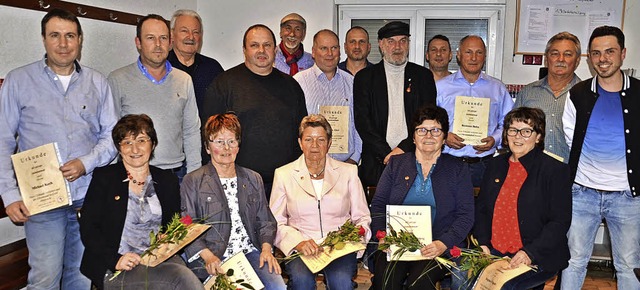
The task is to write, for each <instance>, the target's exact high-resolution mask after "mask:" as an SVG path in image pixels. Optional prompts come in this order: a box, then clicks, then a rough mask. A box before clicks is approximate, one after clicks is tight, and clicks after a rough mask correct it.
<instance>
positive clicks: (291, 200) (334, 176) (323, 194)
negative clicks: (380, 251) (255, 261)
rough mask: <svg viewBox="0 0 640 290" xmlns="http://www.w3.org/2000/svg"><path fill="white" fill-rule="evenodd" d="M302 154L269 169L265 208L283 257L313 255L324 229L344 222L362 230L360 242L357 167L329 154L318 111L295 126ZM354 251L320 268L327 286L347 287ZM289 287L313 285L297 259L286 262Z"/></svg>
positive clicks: (363, 209) (364, 210)
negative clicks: (270, 215) (270, 179)
mask: <svg viewBox="0 0 640 290" xmlns="http://www.w3.org/2000/svg"><path fill="white" fill-rule="evenodd" d="M298 132H299V134H298V135H299V138H298V143H299V144H300V149H302V153H303V154H302V156H300V158H298V160H296V161H293V162H291V163H289V164H287V165H285V166H282V167H280V168H278V169H276V171H275V177H274V180H273V190H272V191H271V201H270V205H269V206H270V207H271V211H272V212H273V215H274V216H275V218H276V220H277V222H278V232H277V235H276V246H277V247H278V248H280V250H282V251H283V252H284V253H285V254H286V255H287V256H288V255H291V254H292V253H294V252H298V253H301V254H302V255H306V256H309V255H316V254H318V253H319V252H320V251H321V250H322V249H320V248H319V246H318V244H320V243H321V242H322V240H323V239H324V238H325V237H326V235H327V233H329V232H330V231H335V230H337V229H338V228H339V227H340V226H342V225H343V224H344V223H345V222H346V221H347V220H351V221H352V222H353V223H354V224H355V225H356V226H361V227H363V228H364V229H365V231H366V232H365V240H364V241H363V242H366V241H368V240H369V238H368V237H370V236H371V230H370V229H369V223H370V222H371V217H370V216H369V208H368V207H367V202H366V199H365V196H364V191H363V188H362V184H361V183H360V179H358V168H357V167H356V166H355V165H352V164H347V163H344V162H340V161H337V160H335V159H333V158H331V157H330V156H329V155H328V154H327V153H328V152H329V147H331V136H332V130H331V125H329V122H327V120H326V119H325V118H324V117H323V116H322V115H309V116H306V117H304V118H303V119H302V122H301V123H300V128H299V129H298ZM356 263H357V262H356V253H352V254H349V255H345V256H343V257H340V258H338V259H336V260H334V261H333V262H331V263H330V264H329V265H327V266H326V267H325V268H324V269H323V270H322V272H323V273H324V276H325V280H326V283H327V286H328V288H329V289H332V290H340V289H349V290H351V289H353V286H352V284H351V279H352V277H353V276H354V275H355V273H356ZM285 267H286V272H287V273H288V274H289V289H304V290H307V289H315V288H316V280H315V275H314V274H313V273H311V271H309V268H307V266H306V265H305V264H304V263H303V262H302V261H301V259H293V260H292V261H290V262H288V263H287V264H286V266H285Z"/></svg>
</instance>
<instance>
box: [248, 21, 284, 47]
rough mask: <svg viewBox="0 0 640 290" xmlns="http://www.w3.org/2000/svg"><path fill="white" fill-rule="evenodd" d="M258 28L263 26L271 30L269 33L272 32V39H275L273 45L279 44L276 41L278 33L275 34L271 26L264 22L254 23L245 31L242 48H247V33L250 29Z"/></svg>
mask: <svg viewBox="0 0 640 290" xmlns="http://www.w3.org/2000/svg"><path fill="white" fill-rule="evenodd" d="M258 28H262V29H266V30H268V31H269V33H271V39H273V45H274V46H275V45H278V44H277V42H276V35H275V34H273V31H272V30H271V28H269V27H267V26H266V25H264V24H254V25H251V26H249V28H247V31H245V32H244V36H243V37H242V48H246V47H247V35H248V34H249V31H251V30H253V29H258Z"/></svg>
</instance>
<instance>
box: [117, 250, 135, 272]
mask: <svg viewBox="0 0 640 290" xmlns="http://www.w3.org/2000/svg"><path fill="white" fill-rule="evenodd" d="M138 264H140V256H139V255H138V254H136V253H131V252H129V253H125V254H124V255H122V256H121V257H120V259H119V260H118V263H116V270H118V271H131V270H132V269H133V268H135V267H136V266H138Z"/></svg>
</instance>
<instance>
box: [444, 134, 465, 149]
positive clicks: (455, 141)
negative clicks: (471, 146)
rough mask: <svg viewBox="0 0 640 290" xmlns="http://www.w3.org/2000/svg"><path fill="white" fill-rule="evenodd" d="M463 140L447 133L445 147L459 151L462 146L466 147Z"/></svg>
mask: <svg viewBox="0 0 640 290" xmlns="http://www.w3.org/2000/svg"><path fill="white" fill-rule="evenodd" d="M462 142H464V138H462V137H460V136H458V135H456V134H455V133H452V132H449V133H448V134H447V140H445V141H444V143H445V144H447V146H449V147H451V148H452V149H460V148H462V147H464V146H466V145H465V144H464V143H462Z"/></svg>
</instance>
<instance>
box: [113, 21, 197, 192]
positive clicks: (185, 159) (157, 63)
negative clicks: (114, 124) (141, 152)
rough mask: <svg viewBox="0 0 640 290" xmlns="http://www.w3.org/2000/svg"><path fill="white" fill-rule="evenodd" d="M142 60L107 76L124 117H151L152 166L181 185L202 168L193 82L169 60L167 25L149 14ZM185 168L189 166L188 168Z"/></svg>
mask: <svg viewBox="0 0 640 290" xmlns="http://www.w3.org/2000/svg"><path fill="white" fill-rule="evenodd" d="M135 42H136V48H137V49H138V52H139V53H140V57H139V58H138V61H136V62H134V63H132V64H130V65H127V66H125V67H122V68H120V69H117V70H115V71H113V72H111V74H110V75H109V84H110V85H111V89H112V90H113V97H114V99H115V103H116V110H117V111H118V112H119V113H120V116H124V115H127V114H147V115H148V116H149V117H151V119H152V120H153V125H154V127H155V129H156V131H157V132H158V147H156V148H155V152H154V157H153V158H152V159H151V162H150V164H151V165H154V166H157V167H160V168H162V169H168V170H171V171H173V172H174V173H175V174H176V175H177V176H178V178H179V179H180V180H182V177H183V176H184V175H185V174H186V173H187V172H191V171H193V170H196V169H198V168H199V167H200V166H202V163H201V156H200V148H201V147H200V146H201V143H200V118H199V117H198V108H197V107H196V98H195V94H194V91H193V83H192V82H191V77H190V76H189V75H188V74H187V73H185V72H183V71H181V70H178V69H174V68H173V67H172V66H171V63H170V62H169V61H167V55H168V54H169V44H170V43H171V35H170V34H169V22H168V21H166V20H165V19H164V18H162V16H160V15H156V14H149V15H147V16H145V17H143V18H142V19H140V21H139V22H138V25H137V27H136V39H135ZM185 163H186V167H185Z"/></svg>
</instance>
